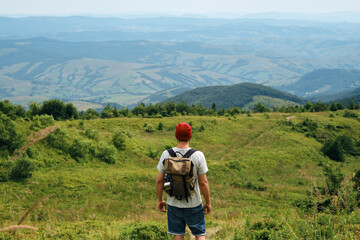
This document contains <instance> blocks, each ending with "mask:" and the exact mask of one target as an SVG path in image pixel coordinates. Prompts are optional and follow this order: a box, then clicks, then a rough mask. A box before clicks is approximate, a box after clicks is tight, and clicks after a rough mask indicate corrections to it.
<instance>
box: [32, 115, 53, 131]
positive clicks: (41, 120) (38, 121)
mask: <svg viewBox="0 0 360 240" xmlns="http://www.w3.org/2000/svg"><path fill="white" fill-rule="evenodd" d="M54 122H55V120H54V117H53V116H50V115H47V114H44V115H40V116H39V115H37V116H34V117H33V120H32V123H31V125H30V129H32V130H39V129H43V128H46V127H49V126H51V125H54Z"/></svg>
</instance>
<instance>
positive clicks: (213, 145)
mask: <svg viewBox="0 0 360 240" xmlns="http://www.w3.org/2000/svg"><path fill="white" fill-rule="evenodd" d="M352 112H353V113H354V114H360V111H358V110H356V111H352ZM343 114H344V112H343V111H337V112H335V113H332V112H321V113H295V114H286V113H265V114H264V113H257V114H251V115H250V114H241V115H237V116H236V117H219V116H206V117H205V116H202V117H200V116H179V117H171V118H113V119H94V120H85V121H84V120H71V121H70V120H67V121H56V122H55V125H57V126H59V127H60V129H59V130H57V131H55V132H53V133H51V134H50V135H49V136H48V137H47V138H45V139H43V140H41V141H39V142H37V143H36V144H35V145H33V146H31V147H30V148H28V150H27V151H26V152H25V154H24V157H23V158H26V159H28V160H29V161H30V162H31V163H32V164H33V165H34V166H35V168H34V170H33V172H32V176H31V177H29V178H26V179H25V180H23V181H12V180H7V181H6V180H3V182H1V183H0V229H1V228H5V227H9V226H12V225H16V224H17V223H18V222H19V220H20V219H21V217H22V216H23V215H24V214H25V213H26V212H27V210H28V209H29V208H31V207H32V206H33V205H34V204H35V203H36V202H37V201H38V200H41V199H42V198H44V197H48V198H46V199H42V201H41V202H39V204H38V205H37V206H36V207H35V208H34V209H32V210H31V211H30V212H29V215H28V216H27V217H26V218H25V220H24V221H23V222H22V224H23V225H28V226H32V227H35V228H37V230H26V229H19V230H17V231H3V232H0V239H1V240H2V239H154V240H155V239H170V238H168V236H167V234H166V215H165V214H163V213H160V212H159V211H158V210H157V198H156V191H155V179H156V175H157V169H156V166H157V163H158V159H159V157H160V155H161V153H162V151H163V150H165V149H166V148H168V147H171V146H173V145H175V144H176V140H175V138H174V130H175V125H176V124H177V123H179V122H188V123H190V124H191V125H192V127H193V132H194V133H193V138H192V140H191V146H192V147H193V148H195V149H199V150H201V151H203V152H204V154H205V156H206V159H207V163H208V167H209V172H208V179H209V182H210V192H211V199H212V208H213V209H212V213H211V214H210V215H207V216H206V223H207V239H221V240H223V239H225V240H226V239H229V240H237V239H358V238H359V236H360V211H359V209H358V207H359V206H358V203H357V204H356V199H354V195H355V194H356V191H355V190H353V188H352V187H353V185H354V182H353V181H351V178H352V177H353V175H352V174H353V173H355V172H356V171H357V170H359V169H360V162H359V156H357V155H356V154H353V155H350V154H345V161H344V162H336V161H333V160H330V159H329V158H328V157H327V156H325V155H324V154H323V153H322V152H321V148H322V146H323V144H324V142H325V141H329V140H330V139H334V138H335V137H337V136H343V135H345V136H348V137H349V138H350V139H352V141H353V142H354V144H355V146H356V149H357V151H359V139H360V138H359V136H360V122H359V120H358V119H357V118H354V117H353V118H345V117H343ZM291 116H292V118H291V119H288V120H287V119H286V118H287V117H291ZM309 122H310V123H313V124H315V125H316V127H314V128H311V127H310V125H309V124H308V123H309ZM15 123H16V127H17V129H18V131H19V132H21V133H23V134H24V135H25V136H29V135H30V134H32V133H34V132H35V130H31V129H30V126H31V125H32V122H31V121H25V120H22V119H18V120H16V121H15ZM159 123H162V126H163V127H162V129H161V127H159ZM159 129H160V130H159ZM115 133H119V135H120V136H121V139H122V140H124V143H123V145H122V146H121V148H118V149H116V148H115V147H114V145H113V142H112V139H113V136H114V134H115ZM119 149H120V150H119ZM102 153H103V154H102ZM6 155H7V154H6V153H5V152H3V153H2V154H1V156H0V160H1V163H2V165H1V166H3V167H2V173H4V170H3V169H4V166H6V164H5V163H6V162H8V161H10V157H7V156H6ZM109 156H111V158H109ZM112 160H115V163H110V164H109V163H106V161H108V162H111V161H112ZM326 167H330V168H331V169H334V171H340V172H341V173H342V174H343V175H344V176H345V180H344V181H342V185H341V187H340V188H339V189H338V193H336V194H334V195H331V196H330V195H329V194H328V195H322V194H320V190H321V189H324V188H325V190H326V188H327V187H330V186H328V185H327V184H326V181H327V177H326V174H324V169H325V168H326ZM336 169H338V170H336ZM0 173H1V172H0ZM164 197H165V196H164ZM321 198H322V199H321ZM325 198H328V199H330V200H329V201H331V204H330V205H328V207H326V208H324V209H319V208H316V207H315V206H314V205H311V203H324V201H323V200H324V199H325ZM310 200H311V201H310ZM354 202H355V203H354ZM340 203H341V204H340ZM186 239H194V238H191V237H190V235H189V234H187V235H186Z"/></svg>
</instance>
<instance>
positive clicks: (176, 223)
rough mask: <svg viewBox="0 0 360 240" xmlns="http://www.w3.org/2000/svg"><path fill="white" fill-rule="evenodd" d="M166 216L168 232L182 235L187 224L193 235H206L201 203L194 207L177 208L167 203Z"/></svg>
mask: <svg viewBox="0 0 360 240" xmlns="http://www.w3.org/2000/svg"><path fill="white" fill-rule="evenodd" d="M167 217H168V230H169V231H168V232H169V234H172V235H184V234H185V227H186V224H187V225H188V226H189V228H190V230H191V233H192V234H193V235H194V236H204V235H206V231H205V216H204V210H203V206H202V204H200V205H199V206H197V207H194V208H178V207H173V206H170V205H168V214H167Z"/></svg>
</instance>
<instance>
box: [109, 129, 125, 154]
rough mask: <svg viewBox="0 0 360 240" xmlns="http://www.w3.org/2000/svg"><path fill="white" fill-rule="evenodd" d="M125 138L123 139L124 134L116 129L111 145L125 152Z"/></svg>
mask: <svg viewBox="0 0 360 240" xmlns="http://www.w3.org/2000/svg"><path fill="white" fill-rule="evenodd" d="M125 142H126V137H125V132H124V131H123V130H122V129H120V128H118V129H116V130H115V133H114V136H113V138H112V143H113V144H114V146H115V147H116V148H117V149H118V150H120V151H122V150H125V148H126V143H125Z"/></svg>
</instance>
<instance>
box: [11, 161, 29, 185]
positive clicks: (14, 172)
mask: <svg viewBox="0 0 360 240" xmlns="http://www.w3.org/2000/svg"><path fill="white" fill-rule="evenodd" d="M33 169H34V165H33V164H32V163H31V162H30V160H29V159H27V158H24V157H22V158H18V159H17V160H16V161H15V163H14V165H13V166H12V167H11V168H10V171H9V178H10V179H11V180H13V181H20V180H23V179H26V178H29V177H31V176H32V173H31V172H32V171H33Z"/></svg>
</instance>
